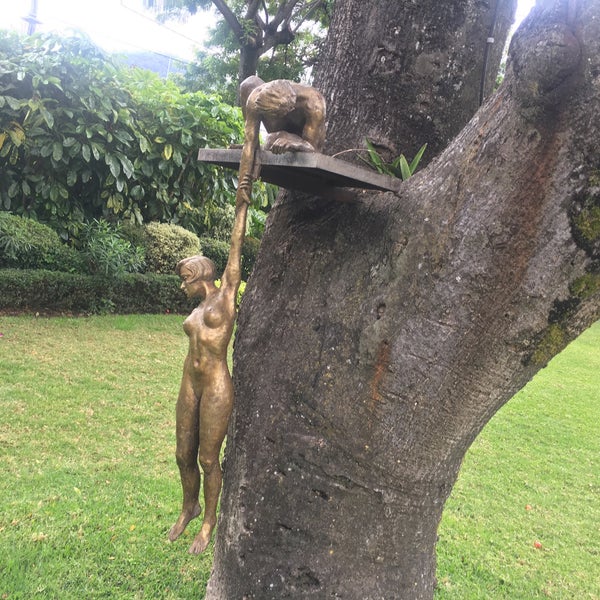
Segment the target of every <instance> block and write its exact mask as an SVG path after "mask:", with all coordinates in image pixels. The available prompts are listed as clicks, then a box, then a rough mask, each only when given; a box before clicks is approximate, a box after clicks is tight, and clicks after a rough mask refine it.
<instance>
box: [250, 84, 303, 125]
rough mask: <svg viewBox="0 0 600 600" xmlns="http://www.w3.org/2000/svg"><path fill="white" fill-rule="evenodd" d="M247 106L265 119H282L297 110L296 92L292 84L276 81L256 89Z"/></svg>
mask: <svg viewBox="0 0 600 600" xmlns="http://www.w3.org/2000/svg"><path fill="white" fill-rule="evenodd" d="M247 105H248V106H252V107H253V109H254V110H255V111H256V112H257V114H260V115H263V116H264V117H271V118H282V117H285V116H286V115H288V114H289V113H290V112H292V111H293V110H294V108H296V91H295V89H294V86H293V85H292V82H290V81H287V80H286V79H275V80H274V81H269V82H268V83H265V84H264V85H262V86H260V88H256V89H254V90H253V91H252V92H251V95H250V98H249V100H248V102H247Z"/></svg>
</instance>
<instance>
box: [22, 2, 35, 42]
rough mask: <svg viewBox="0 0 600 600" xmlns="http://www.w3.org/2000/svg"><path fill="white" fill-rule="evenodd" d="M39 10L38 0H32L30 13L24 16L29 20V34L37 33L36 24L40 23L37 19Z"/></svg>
mask: <svg viewBox="0 0 600 600" xmlns="http://www.w3.org/2000/svg"><path fill="white" fill-rule="evenodd" d="M37 12H38V0H31V8H30V9H29V14H28V15H27V16H26V17H23V18H24V19H25V21H27V35H33V34H34V33H35V26H36V25H37V24H38V23H39V21H38V20H37Z"/></svg>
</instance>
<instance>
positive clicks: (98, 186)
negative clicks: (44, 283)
mask: <svg viewBox="0 0 600 600" xmlns="http://www.w3.org/2000/svg"><path fill="white" fill-rule="evenodd" d="M0 63H1V64H2V68H1V69H0V90H2V91H1V92H0V205H1V206H3V207H4V208H5V209H6V210H10V211H11V212H13V213H16V214H23V215H26V216H29V217H31V218H34V219H36V220H39V221H42V222H44V223H48V224H49V225H51V226H52V227H53V229H55V230H56V231H58V232H59V233H60V235H61V237H64V236H68V237H75V238H77V237H78V235H79V231H80V228H81V225H82V224H83V223H84V222H85V221H91V220H92V219H100V218H102V217H104V218H106V219H108V220H113V219H116V220H135V221H137V222H138V223H142V222H150V221H164V222H177V223H179V224H181V225H183V226H185V227H187V228H189V229H193V230H197V231H201V230H202V229H203V228H205V227H207V226H210V220H211V209H212V208H213V207H215V206H223V205H225V204H227V203H229V202H231V201H232V200H233V198H234V196H235V185H234V180H235V174H234V173H233V172H228V171H226V170H223V169H219V168H218V167H216V166H214V165H209V164H207V163H203V162H200V161H198V160H196V156H197V153H198V148H202V147H205V146H208V147H214V148H226V147H227V146H228V145H229V144H231V143H232V142H237V141H239V140H240V138H241V133H242V126H243V121H242V118H241V112H240V110H239V108H236V107H233V106H229V105H226V104H224V103H223V102H221V100H220V99H219V98H218V97H216V96H208V95H206V94H203V93H201V92H198V93H193V94H190V93H183V92H182V91H181V90H180V89H178V88H177V86H176V85H175V84H174V83H173V82H172V81H168V80H167V81H165V80H162V79H161V78H160V77H159V76H158V75H156V74H153V73H151V72H149V71H143V70H141V69H131V68H129V67H121V66H119V65H117V64H115V63H113V62H112V61H111V60H110V59H109V58H108V57H107V56H106V55H105V54H103V53H102V52H101V51H100V50H99V49H98V48H96V47H95V46H93V45H92V44H91V42H89V41H88V40H86V39H84V38H81V37H72V38H68V37H64V36H60V37H59V36H57V35H54V34H41V35H36V36H29V37H16V36H14V35H11V36H10V37H8V34H7V33H5V32H2V31H0ZM198 199H204V200H203V201H199V200H198Z"/></svg>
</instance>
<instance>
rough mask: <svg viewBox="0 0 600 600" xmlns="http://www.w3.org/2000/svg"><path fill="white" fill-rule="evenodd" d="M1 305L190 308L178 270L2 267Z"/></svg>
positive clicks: (90, 310) (93, 310) (59, 309)
mask: <svg viewBox="0 0 600 600" xmlns="http://www.w3.org/2000/svg"><path fill="white" fill-rule="evenodd" d="M0 289H1V290H2V294H0V310H5V311H14V312H22V311H39V312H46V313H76V314H99V313H111V312H112V313H120V314H126V313H155V314H156V313H165V312H173V313H182V314H186V313H189V312H190V310H191V309H192V308H193V306H194V304H193V303H191V302H190V300H188V299H187V298H186V297H185V294H183V293H182V292H181V290H180V289H179V278H178V277H177V276H175V275H156V274H146V275H142V274H139V273H128V274H125V275H120V276H115V277H110V278H109V277H104V276H93V275H83V274H74V273H61V272H57V271H44V270H31V271H23V270H19V269H0Z"/></svg>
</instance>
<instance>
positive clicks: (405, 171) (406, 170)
mask: <svg viewBox="0 0 600 600" xmlns="http://www.w3.org/2000/svg"><path fill="white" fill-rule="evenodd" d="M400 172H401V173H402V179H403V180H404V181H406V180H407V179H408V178H409V177H410V176H411V175H412V173H411V172H410V167H409V165H408V162H407V160H406V157H405V156H404V154H401V155H400Z"/></svg>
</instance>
